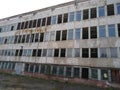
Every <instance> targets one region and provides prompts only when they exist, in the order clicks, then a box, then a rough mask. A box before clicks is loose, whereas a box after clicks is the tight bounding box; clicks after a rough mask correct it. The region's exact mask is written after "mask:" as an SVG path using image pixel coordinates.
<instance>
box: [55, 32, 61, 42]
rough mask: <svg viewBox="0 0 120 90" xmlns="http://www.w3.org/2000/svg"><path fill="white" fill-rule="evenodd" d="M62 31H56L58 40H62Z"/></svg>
mask: <svg viewBox="0 0 120 90" xmlns="http://www.w3.org/2000/svg"><path fill="white" fill-rule="evenodd" d="M60 35H61V31H56V41H60Z"/></svg>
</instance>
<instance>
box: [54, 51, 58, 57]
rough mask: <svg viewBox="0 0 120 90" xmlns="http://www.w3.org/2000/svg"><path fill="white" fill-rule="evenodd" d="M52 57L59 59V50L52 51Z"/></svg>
mask: <svg viewBox="0 0 120 90" xmlns="http://www.w3.org/2000/svg"><path fill="white" fill-rule="evenodd" d="M54 57H59V49H55V51H54Z"/></svg>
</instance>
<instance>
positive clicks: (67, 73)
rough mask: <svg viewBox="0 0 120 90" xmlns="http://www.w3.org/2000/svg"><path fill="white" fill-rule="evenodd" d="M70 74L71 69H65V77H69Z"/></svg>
mask: <svg viewBox="0 0 120 90" xmlns="http://www.w3.org/2000/svg"><path fill="white" fill-rule="evenodd" d="M71 73H72V68H71V67H66V77H71Z"/></svg>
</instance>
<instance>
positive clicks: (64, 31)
mask: <svg viewBox="0 0 120 90" xmlns="http://www.w3.org/2000/svg"><path fill="white" fill-rule="evenodd" d="M66 39H67V30H63V31H62V40H66Z"/></svg>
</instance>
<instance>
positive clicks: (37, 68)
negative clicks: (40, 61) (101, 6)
mask: <svg viewBox="0 0 120 90" xmlns="http://www.w3.org/2000/svg"><path fill="white" fill-rule="evenodd" d="M38 72H39V65H35V73H38Z"/></svg>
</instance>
